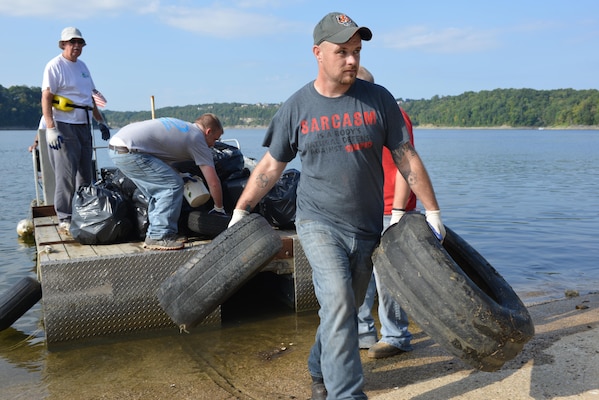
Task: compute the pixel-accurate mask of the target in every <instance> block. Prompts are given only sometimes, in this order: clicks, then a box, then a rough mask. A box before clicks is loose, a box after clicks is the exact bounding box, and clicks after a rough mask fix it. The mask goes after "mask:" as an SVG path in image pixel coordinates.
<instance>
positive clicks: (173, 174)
mask: <svg viewBox="0 0 599 400" xmlns="http://www.w3.org/2000/svg"><path fill="white" fill-rule="evenodd" d="M108 153H109V156H110V158H111V159H112V162H114V165H115V166H116V167H117V168H118V169H120V170H121V172H123V174H125V176H127V177H128V178H129V179H131V180H132V181H133V183H135V185H137V187H138V189H139V190H140V191H141V192H142V193H143V195H144V196H146V198H147V199H148V220H149V223H150V224H149V226H148V231H147V233H146V236H147V237H150V238H152V239H161V238H163V237H164V236H166V235H175V234H177V232H178V231H179V229H178V222H179V215H180V214H181V203H182V202H183V179H182V178H181V177H180V176H179V173H178V172H177V171H175V170H174V169H173V168H172V167H170V166H169V165H168V164H167V163H165V162H164V161H162V160H160V159H159V158H157V157H154V156H152V155H150V154H144V153H124V154H119V153H117V152H116V151H114V150H108Z"/></svg>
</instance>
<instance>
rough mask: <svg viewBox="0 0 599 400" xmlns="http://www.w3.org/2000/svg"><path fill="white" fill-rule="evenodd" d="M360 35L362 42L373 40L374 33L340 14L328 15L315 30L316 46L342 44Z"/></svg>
mask: <svg viewBox="0 0 599 400" xmlns="http://www.w3.org/2000/svg"><path fill="white" fill-rule="evenodd" d="M356 32H358V33H360V37H361V38H362V40H370V39H372V32H371V31H370V29H368V28H367V27H365V26H358V24H356V23H355V22H354V20H352V19H351V18H350V17H348V16H347V15H346V14H343V13H340V12H332V13H328V14H327V15H325V16H324V18H323V19H321V20H320V22H319V23H318V24H317V25H316V27H315V28H314V44H315V45H318V44H321V43H322V42H324V41H325V40H326V41H327V42H331V43H335V44H341V43H345V42H347V41H348V40H349V39H351V37H352V36H354V34H355V33H356Z"/></svg>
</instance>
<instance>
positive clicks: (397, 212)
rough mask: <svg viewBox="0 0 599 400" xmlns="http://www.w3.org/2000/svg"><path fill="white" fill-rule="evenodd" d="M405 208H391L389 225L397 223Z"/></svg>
mask: <svg viewBox="0 0 599 400" xmlns="http://www.w3.org/2000/svg"><path fill="white" fill-rule="evenodd" d="M405 213H406V212H405V210H400V209H397V208H394V209H393V210H391V221H389V226H391V225H393V224H397V223H398V222H399V220H400V219H401V217H403V215H404V214H405Z"/></svg>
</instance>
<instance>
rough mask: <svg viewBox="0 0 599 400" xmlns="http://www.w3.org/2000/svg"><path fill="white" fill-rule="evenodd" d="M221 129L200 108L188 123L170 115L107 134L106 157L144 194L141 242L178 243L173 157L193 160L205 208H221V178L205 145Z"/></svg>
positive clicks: (179, 193)
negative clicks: (210, 204) (206, 197)
mask: <svg viewBox="0 0 599 400" xmlns="http://www.w3.org/2000/svg"><path fill="white" fill-rule="evenodd" d="M222 134H223V127H222V124H221V122H220V120H219V119H218V118H217V117H216V116H215V115H214V114H204V115H202V116H200V117H199V118H198V119H197V120H196V121H195V122H193V123H191V122H186V121H182V120H180V119H176V118H158V119H152V120H148V121H142V122H135V123H132V124H129V125H127V126H125V127H123V128H122V129H121V130H119V131H118V133H117V134H116V135H114V136H113V137H112V139H110V142H109V146H108V148H109V154H110V158H111V159H112V161H113V162H114V164H115V165H116V167H117V168H119V169H120V170H121V172H123V174H125V176H127V177H128V178H129V179H131V180H132V181H133V182H134V183H135V184H136V185H137V187H138V188H139V190H140V191H141V192H142V193H143V194H144V196H146V197H147V198H148V220H149V223H150V224H149V226H148V231H147V233H146V239H145V241H144V247H145V248H147V249H155V250H177V249H181V248H183V247H184V244H183V243H184V241H185V238H184V237H183V236H179V235H177V233H178V226H177V224H178V220H179V215H180V213H181V203H182V202H183V179H182V178H181V176H180V175H179V173H178V171H176V170H175V169H174V168H173V167H172V166H171V165H172V164H173V163H175V162H180V161H194V162H195V164H196V165H198V167H199V168H200V170H201V171H202V175H204V178H205V179H206V184H207V185H208V190H209V191H210V195H211V197H212V200H213V201H214V209H213V210H212V211H211V213H220V214H225V211H224V208H223V195H222V188H221V183H220V179H219V178H218V175H217V174H216V169H215V168H214V160H213V157H212V151H211V150H210V148H211V147H212V146H214V143H215V142H216V141H217V140H218V139H219V138H220V137H221V135H222Z"/></svg>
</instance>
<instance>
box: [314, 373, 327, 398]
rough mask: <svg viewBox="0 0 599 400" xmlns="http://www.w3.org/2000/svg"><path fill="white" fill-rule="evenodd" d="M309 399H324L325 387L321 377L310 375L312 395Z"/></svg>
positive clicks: (325, 395)
mask: <svg viewBox="0 0 599 400" xmlns="http://www.w3.org/2000/svg"><path fill="white" fill-rule="evenodd" d="M310 399H311V400H326V399H327V388H325V387H324V382H323V380H322V378H315V377H312V397H310Z"/></svg>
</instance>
